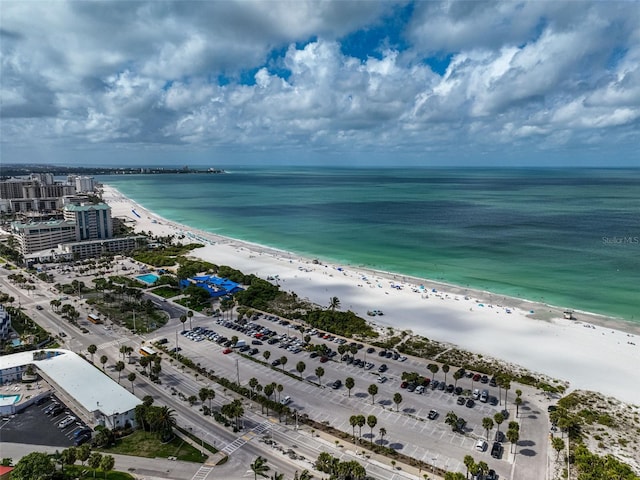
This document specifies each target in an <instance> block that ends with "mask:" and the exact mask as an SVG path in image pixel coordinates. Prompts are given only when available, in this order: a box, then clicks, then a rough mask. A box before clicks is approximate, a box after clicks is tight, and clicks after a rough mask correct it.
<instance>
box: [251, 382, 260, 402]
mask: <svg viewBox="0 0 640 480" xmlns="http://www.w3.org/2000/svg"><path fill="white" fill-rule="evenodd" d="M258 385H259V382H258V379H257V378H256V377H251V378H250V379H249V388H250V389H251V398H252V399H253V394H254V393H255V389H256V387H257V386H258Z"/></svg>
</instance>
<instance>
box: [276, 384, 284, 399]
mask: <svg viewBox="0 0 640 480" xmlns="http://www.w3.org/2000/svg"><path fill="white" fill-rule="evenodd" d="M276 390H277V391H278V401H280V394H281V393H282V391H283V390H284V385H282V384H281V383H279V384H278V385H276Z"/></svg>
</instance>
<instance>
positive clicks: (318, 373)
mask: <svg viewBox="0 0 640 480" xmlns="http://www.w3.org/2000/svg"><path fill="white" fill-rule="evenodd" d="M323 375H324V368H322V367H318V368H316V377H318V383H320V382H322V376H323Z"/></svg>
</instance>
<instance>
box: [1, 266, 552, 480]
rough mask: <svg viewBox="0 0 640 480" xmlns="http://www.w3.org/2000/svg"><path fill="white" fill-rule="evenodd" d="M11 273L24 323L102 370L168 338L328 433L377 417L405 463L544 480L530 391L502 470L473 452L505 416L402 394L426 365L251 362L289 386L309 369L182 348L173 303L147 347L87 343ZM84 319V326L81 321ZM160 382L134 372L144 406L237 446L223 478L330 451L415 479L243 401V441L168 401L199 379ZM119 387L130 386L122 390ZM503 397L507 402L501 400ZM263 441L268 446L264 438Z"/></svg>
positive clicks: (537, 402) (543, 421)
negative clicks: (396, 397)
mask: <svg viewBox="0 0 640 480" xmlns="http://www.w3.org/2000/svg"><path fill="white" fill-rule="evenodd" d="M7 273H10V272H7V271H6V270H5V271H3V272H1V273H0V281H1V282H2V283H3V285H5V290H8V291H9V293H10V294H12V295H14V296H15V297H16V298H17V299H19V301H20V304H21V305H22V307H23V309H24V310H25V312H26V313H27V314H28V315H30V316H31V317H32V318H34V320H36V321H37V322H38V323H40V324H41V325H42V326H43V327H44V328H46V329H48V330H49V331H51V332H54V333H56V332H57V333H59V332H64V333H65V334H66V335H67V336H66V337H64V341H65V346H66V348H69V349H70V350H73V351H76V352H84V353H86V348H87V346H88V345H89V344H95V345H98V347H99V350H98V353H97V355H102V354H106V355H107V356H108V357H109V358H110V363H108V365H110V364H112V363H115V361H117V360H118V359H119V358H120V354H119V349H120V346H121V345H124V344H127V345H130V346H132V347H134V350H135V351H137V347H139V345H140V344H141V343H142V341H150V340H153V339H157V338H161V337H165V338H168V339H169V340H170V342H171V343H170V346H172V345H173V344H174V343H177V344H178V345H179V346H180V347H181V348H182V349H183V351H182V352H181V353H183V354H184V355H186V356H187V357H189V358H191V359H192V360H193V361H194V363H196V364H198V363H199V364H201V365H202V366H204V367H206V368H207V369H212V370H214V371H215V372H216V374H218V375H220V376H224V377H226V378H229V379H232V380H234V379H236V377H239V379H240V383H241V384H247V383H248V380H249V379H250V378H251V377H256V378H257V379H258V380H259V381H260V383H262V384H266V383H269V382H272V381H273V382H276V383H279V384H282V385H283V387H284V391H283V393H282V395H290V396H291V397H292V398H293V403H292V404H291V405H290V406H291V408H293V409H295V410H297V411H298V414H299V415H303V414H307V415H309V417H311V418H313V419H315V420H317V421H319V422H325V423H328V424H330V425H331V426H333V427H335V428H338V429H340V430H342V431H345V432H351V431H352V428H351V425H350V424H349V417H350V416H351V415H354V414H362V415H365V416H368V415H375V416H376V418H377V422H378V423H377V425H376V428H375V429H374V436H375V437H374V440H376V441H381V440H382V439H381V438H380V435H379V429H380V427H384V428H385V429H386V430H387V434H386V435H385V437H384V443H385V444H386V445H387V446H391V447H393V448H394V449H396V450H398V451H400V452H402V453H404V454H406V455H409V456H411V457H414V458H417V459H421V460H423V461H425V462H426V463H428V464H431V465H435V466H437V467H439V468H444V469H447V470H452V471H462V472H465V471H466V468H465V467H464V465H463V464H462V460H463V458H464V456H465V455H467V454H470V455H472V456H473V457H474V458H475V459H476V461H480V460H483V461H485V462H487V463H488V464H489V465H490V467H491V468H494V469H495V470H496V471H497V472H498V473H499V474H500V478H518V479H523V480H543V479H544V478H546V477H545V471H546V459H547V458H548V440H547V436H548V423H547V416H546V403H545V402H547V400H546V398H545V397H543V396H540V395H539V394H538V393H537V392H536V391H535V390H533V389H529V388H527V387H523V386H518V387H515V386H514V387H512V390H511V394H510V400H509V401H510V405H509V410H510V412H511V413H512V416H511V418H510V419H509V420H512V419H513V416H514V414H515V409H514V408H513V398H514V394H513V391H514V389H515V388H521V389H522V390H523V399H524V404H523V405H522V406H521V408H520V410H521V413H522V414H521V415H520V418H518V421H519V422H520V439H521V440H520V442H519V444H518V446H517V450H516V451H517V453H512V452H510V450H511V448H510V445H509V444H506V445H505V454H504V456H503V458H502V459H501V460H499V461H498V460H495V459H492V458H491V457H490V455H489V452H484V453H481V452H478V451H476V450H474V446H475V443H476V439H477V438H480V437H484V436H485V435H486V432H485V430H484V429H483V428H482V418H483V417H485V416H491V417H492V416H493V414H494V413H495V412H496V411H498V410H499V409H502V408H503V406H502V405H496V406H492V405H490V404H481V403H477V404H476V405H475V406H474V407H473V408H467V407H464V406H458V405H457V404H456V403H455V398H456V397H455V396H453V395H451V394H448V393H446V392H441V391H439V390H430V389H427V390H426V392H425V393H424V394H422V395H418V394H415V393H411V392H408V391H406V390H402V389H400V388H399V383H400V376H401V374H402V372H403V371H416V372H419V373H420V374H421V375H424V376H428V377H431V373H430V372H428V371H427V369H426V362H425V361H424V360H422V359H415V358H409V359H408V360H407V361H406V362H402V363H401V362H398V361H394V360H392V359H383V360H381V359H380V357H378V356H377V355H376V354H370V355H368V358H367V359H366V360H368V361H371V362H374V363H375V364H376V367H375V368H374V369H372V370H364V369H361V368H356V367H353V366H350V365H347V364H345V363H342V362H339V361H329V362H326V363H323V364H322V367H323V368H324V370H325V375H324V376H323V377H322V379H321V381H319V379H318V378H317V377H316V376H315V368H316V367H317V366H320V363H318V359H312V358H310V356H309V354H308V353H306V352H301V353H298V354H293V353H291V352H286V351H285V350H281V349H279V348H278V347H277V345H263V346H260V347H259V348H260V349H261V352H260V353H259V354H258V355H257V359H260V360H263V357H262V352H263V351H264V350H266V349H268V350H269V351H271V354H272V357H271V359H274V358H279V357H280V356H282V355H285V356H287V358H288V360H289V361H288V362H287V364H286V365H285V368H284V369H285V370H286V371H289V372H290V373H291V374H293V375H295V376H297V375H298V372H297V371H296V369H295V366H296V363H297V362H298V361H303V362H304V363H305V364H306V370H305V372H304V374H303V379H302V380H300V379H297V378H292V377H291V376H288V375H286V374H284V373H283V372H282V371H281V370H280V369H272V368H271V367H270V366H267V365H263V364H261V363H256V362H255V361H251V360H249V359H246V358H244V357H242V356H239V355H236V354H235V353H233V354H230V355H223V354H222V347H220V346H219V345H217V344H215V343H213V342H209V341H207V340H205V341H202V342H194V341H191V340H188V339H187V338H185V337H183V336H182V335H180V334H179V333H180V331H181V330H182V329H183V328H184V327H183V325H182V324H181V323H180V322H179V320H178V319H177V317H179V316H180V315H182V314H183V313H184V309H182V307H180V306H176V305H175V304H172V303H171V302H162V301H161V300H158V298H157V297H153V299H154V300H156V301H159V303H163V305H162V308H163V309H165V310H166V311H167V312H168V314H169V316H170V317H171V318H172V320H170V321H169V323H168V324H167V325H166V326H164V327H162V328H161V329H159V330H158V331H156V332H154V333H153V334H151V335H149V336H147V337H146V338H145V337H141V336H138V335H133V334H131V333H130V332H129V331H127V330H124V329H120V328H119V327H117V326H110V325H93V324H90V323H89V322H86V325H84V326H85V327H86V328H87V329H88V330H89V333H87V334H81V333H80V331H79V330H78V329H76V328H75V327H73V326H71V325H69V324H68V323H66V322H65V321H63V320H62V319H61V318H60V317H58V316H57V315H56V314H54V313H52V312H51V311H50V306H49V302H50V300H52V299H53V298H57V297H58V296H59V295H57V294H56V293H54V292H51V291H50V290H48V289H47V287H49V285H48V284H44V283H42V282H40V281H39V280H36V282H37V284H39V286H40V287H41V288H40V289H39V290H36V291H35V292H37V293H34V292H31V293H30V294H27V293H26V292H25V291H23V290H20V289H19V288H17V287H16V286H15V285H12V284H10V283H9V282H8V281H7V280H6V274H7ZM70 301H71V302H73V304H74V306H75V307H76V308H77V309H79V310H80V311H83V310H82V309H83V308H84V303H83V301H82V300H78V299H77V298H73V297H72V298H71V299H70ZM36 305H41V306H42V307H43V310H36V309H35V306H36ZM82 318H86V315H85V316H84V317H82ZM192 323H193V325H194V327H195V326H203V327H206V328H210V329H213V330H215V331H216V332H219V333H222V334H224V335H225V336H227V337H228V338H231V336H233V335H237V336H238V337H240V338H245V337H243V335H242V334H241V333H238V332H237V331H233V330H230V329H227V328H225V327H224V326H221V325H218V324H217V323H216V322H215V321H214V319H212V318H207V317H203V316H202V315H199V314H196V315H195V316H194V317H193V319H192ZM260 323H261V324H263V325H264V326H266V327H268V328H270V329H272V330H276V331H278V332H279V333H289V334H291V333H293V329H291V328H290V327H286V326H281V325H278V324H277V323H274V322H268V321H266V320H261V321H260ZM187 325H188V324H187ZM247 340H250V339H247ZM313 342H314V343H319V342H323V343H327V345H328V346H330V347H331V348H333V349H336V347H337V344H335V343H330V342H327V341H325V340H322V339H318V338H315V337H314V339H313ZM363 352H364V351H361V352H360V353H359V354H358V356H359V357H360V358H362V357H363V356H364V353H363ZM336 358H337V357H336ZM382 362H384V363H385V364H387V365H388V367H389V370H388V371H387V372H385V373H384V375H385V376H386V377H387V378H388V381H387V382H385V383H377V378H378V375H377V368H378V366H379V365H380V363H382ZM126 367H127V370H125V371H124V372H122V378H126V376H127V374H128V371H135V366H134V365H127V366H126ZM453 371H454V369H453V368H452V370H451V372H450V373H449V376H448V378H447V380H448V383H450V382H452V381H453ZM113 375H114V377H117V374H115V372H113ZM347 376H351V377H352V378H354V379H355V384H356V386H355V388H354V389H353V390H352V391H351V394H350V395H349V393H348V392H347V390H346V389H345V387H344V386H343V387H342V388H341V389H339V390H333V389H331V388H329V387H328V385H330V384H331V383H332V382H333V380H335V379H341V380H342V381H343V383H344V379H345V378H346V377H347ZM436 379H440V380H443V379H444V376H443V374H442V373H439V374H438V375H437V377H436ZM161 380H162V385H155V384H152V383H149V382H148V381H147V379H146V377H143V376H142V375H140V374H139V372H138V377H137V380H136V383H135V386H134V388H135V390H134V391H135V394H136V395H137V396H138V397H140V398H142V396H144V395H147V394H148V395H152V396H153V397H154V399H155V400H156V403H159V404H167V405H169V406H170V407H171V408H173V409H175V411H176V412H177V419H178V423H179V424H180V425H181V426H183V427H185V428H187V429H189V428H190V429H191V430H192V431H193V432H194V433H195V434H196V435H198V436H201V437H202V438H203V439H204V441H206V442H207V443H209V444H211V445H215V446H216V447H218V448H224V447H225V446H227V445H233V447H229V450H231V449H233V448H235V446H236V445H238V444H242V445H241V446H240V448H239V449H237V450H234V451H233V452H232V455H231V460H230V461H229V462H227V464H226V465H227V466H225V470H226V469H227V468H229V467H228V465H232V464H237V465H236V467H237V468H236V469H235V470H234V472H235V474H239V472H240V470H241V467H240V465H245V466H247V465H249V464H250V463H251V462H252V461H253V459H255V457H257V456H258V455H262V456H265V457H267V458H269V462H270V464H271V463H272V462H273V465H274V467H275V468H277V469H278V471H281V472H283V473H286V474H289V475H291V476H292V475H293V472H294V471H295V470H302V469H304V468H309V469H310V468H311V463H310V462H312V461H313V460H315V458H317V456H318V454H319V453H320V452H321V451H328V452H329V453H331V454H332V455H335V456H337V457H340V458H345V459H355V458H357V459H358V460H359V461H361V462H366V468H367V471H368V473H369V474H370V475H371V476H373V477H374V478H381V479H387V478H392V477H393V476H408V478H413V477H411V476H410V475H409V473H408V472H399V471H396V470H394V469H392V468H391V466H390V465H389V463H388V460H387V459H384V458H382V457H380V458H376V456H373V457H371V458H369V459H366V458H364V457H363V456H362V455H361V454H358V452H357V449H356V447H353V446H352V447H349V446H348V445H342V444H341V445H340V446H339V447H336V445H335V443H333V440H332V439H329V438H327V439H324V440H323V439H322V438H319V437H316V436H315V435H317V432H311V431H310V430H309V429H308V428H304V429H299V430H295V429H294V426H293V425H285V424H284V423H279V422H278V420H277V419H273V418H271V419H270V418H267V417H266V416H264V415H262V414H261V412H260V409H259V407H257V406H256V405H253V404H252V402H249V401H247V400H246V399H243V401H244V403H245V412H246V413H245V415H244V423H245V429H244V430H243V431H242V432H240V433H239V434H234V433H233V432H231V431H230V430H228V429H226V428H224V427H222V426H220V425H219V424H217V423H215V422H214V421H213V419H212V418H209V417H203V416H202V414H201V413H200V412H199V411H198V409H199V402H198V403H197V404H196V405H195V406H194V407H190V406H189V404H188V403H187V402H185V401H184V400H181V399H180V397H179V395H177V394H174V393H177V392H180V393H182V394H183V395H184V398H187V397H189V396H190V395H196V396H197V395H198V392H199V390H200V388H202V387H203V386H207V383H206V382H205V381H204V380H203V379H202V378H196V377H195V376H194V375H192V374H190V373H188V372H186V373H185V371H183V370H182V369H179V368H178V367H177V365H176V364H175V363H174V364H169V363H168V362H166V361H165V362H163V372H162V374H161ZM125 383H127V384H128V382H125ZM318 384H320V385H318ZM370 384H376V385H377V386H378V389H379V393H378V394H377V395H376V397H375V402H372V401H371V400H372V399H371V397H370V395H369V394H368V393H367V388H368V386H369V385H370ZM458 384H459V385H460V386H462V387H464V388H477V387H480V385H478V382H475V385H473V384H472V383H471V382H470V380H469V379H461V380H460V381H459V382H458ZM208 386H209V388H214V390H215V391H216V399H214V401H213V405H217V406H221V405H222V404H224V403H228V402H230V401H231V400H232V398H233V397H232V396H231V393H230V392H225V391H224V389H222V388H219V386H218V385H208ZM481 387H482V388H485V387H486V386H485V385H482V386H481ZM490 390H491V393H492V395H493V396H496V395H497V394H498V392H496V391H494V390H495V389H493V390H492V389H490ZM396 392H400V393H401V394H402V396H403V401H402V403H401V404H400V405H399V408H398V409H397V410H398V411H396V406H395V404H394V403H393V402H392V398H393V394H394V393H396ZM502 396H503V397H504V393H503V394H502ZM432 408H434V409H436V410H438V411H439V412H440V416H439V418H438V419H436V420H435V421H431V420H427V418H426V417H427V413H428V412H429V410H430V409H432ZM449 411H455V412H456V413H457V414H458V415H459V416H463V417H464V418H465V419H466V420H467V422H468V423H467V431H466V433H465V435H460V434H455V433H453V432H452V431H451V429H450V427H449V426H447V425H445V424H444V417H445V415H446V413H447V412H449ZM267 427H268V428H267ZM256 428H257V430H256V432H257V433H253V432H252V430H253V429H256ZM502 429H503V430H506V424H505V425H503V428H502ZM362 432H363V437H364V439H365V441H367V442H368V441H369V435H370V429H369V428H368V427H367V426H365V427H364V429H363V430H362ZM492 433H493V432H492ZM267 435H268V436H270V439H271V440H273V441H275V442H276V445H275V446H274V445H268V444H267V443H265V442H264V440H265V436H267ZM243 437H245V439H246V438H247V437H248V438H249V440H250V441H248V442H246V443H245V442H243V441H238V439H239V438H240V439H242V438H243ZM266 439H267V440H269V438H266ZM280 449H282V450H283V451H284V452H286V451H288V450H293V451H295V452H296V456H300V457H304V460H301V459H298V460H292V459H291V458H289V456H287V455H285V454H284V453H283V452H281V451H280ZM217 468H219V467H217ZM201 473H202V472H201ZM415 473H417V472H415ZM230 478H231V477H230ZM233 478H236V477H233ZM237 478H241V477H237Z"/></svg>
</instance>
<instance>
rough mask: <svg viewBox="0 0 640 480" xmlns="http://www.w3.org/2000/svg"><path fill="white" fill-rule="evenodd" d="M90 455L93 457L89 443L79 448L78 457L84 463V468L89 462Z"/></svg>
mask: <svg viewBox="0 0 640 480" xmlns="http://www.w3.org/2000/svg"><path fill="white" fill-rule="evenodd" d="M89 455H91V446H90V445H89V444H88V443H85V444H84V445H80V446H79V447H78V452H77V456H78V460H80V461H81V462H82V466H83V467H84V462H86V461H87V460H89Z"/></svg>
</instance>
